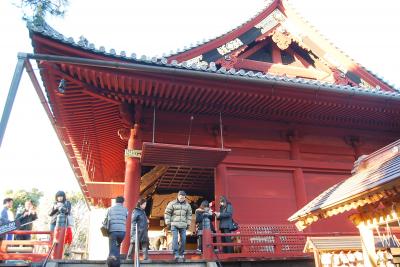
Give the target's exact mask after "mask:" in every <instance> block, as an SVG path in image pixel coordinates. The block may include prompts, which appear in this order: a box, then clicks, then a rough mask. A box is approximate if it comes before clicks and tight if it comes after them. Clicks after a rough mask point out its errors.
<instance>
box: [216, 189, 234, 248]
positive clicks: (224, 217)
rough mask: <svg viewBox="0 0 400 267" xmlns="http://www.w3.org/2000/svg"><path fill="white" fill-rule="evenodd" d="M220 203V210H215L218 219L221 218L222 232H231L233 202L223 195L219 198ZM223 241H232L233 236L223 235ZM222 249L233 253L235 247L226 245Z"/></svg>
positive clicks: (220, 226)
mask: <svg viewBox="0 0 400 267" xmlns="http://www.w3.org/2000/svg"><path fill="white" fill-rule="evenodd" d="M219 205H220V207H219V212H215V215H216V216H217V220H219V229H220V230H221V233H224V234H229V233H230V232H231V229H232V227H233V220H232V215H233V208H232V204H231V203H230V202H229V201H228V200H227V199H226V197H224V196H221V197H220V199H219ZM221 241H222V243H232V237H230V236H223V237H222V238H221ZM222 250H223V252H224V253H233V247H231V246H228V247H227V246H224V247H223V249H222Z"/></svg>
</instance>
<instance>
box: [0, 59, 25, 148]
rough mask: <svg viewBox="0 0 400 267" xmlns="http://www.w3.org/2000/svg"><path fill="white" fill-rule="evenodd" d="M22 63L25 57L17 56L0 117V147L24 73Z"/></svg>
mask: <svg viewBox="0 0 400 267" xmlns="http://www.w3.org/2000/svg"><path fill="white" fill-rule="evenodd" d="M24 62H25V57H23V56H22V55H18V62H17V66H15V70H14V76H13V79H12V81H11V85H10V89H9V90H8V96H7V100H6V104H5V105H4V109H3V115H2V116H1V121H0V147H1V144H2V143H3V137H4V133H5V131H6V128H7V123H8V119H9V118H10V113H11V110H12V107H13V104H14V100H15V96H16V95H17V91H18V86H19V82H20V81H21V77H22V72H23V71H24V67H25V63H24Z"/></svg>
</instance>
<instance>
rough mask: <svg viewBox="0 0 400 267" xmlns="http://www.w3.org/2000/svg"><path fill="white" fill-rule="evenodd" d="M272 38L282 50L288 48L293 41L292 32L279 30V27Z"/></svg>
mask: <svg viewBox="0 0 400 267" xmlns="http://www.w3.org/2000/svg"><path fill="white" fill-rule="evenodd" d="M272 40H273V41H274V42H275V43H276V45H277V46H278V47H279V48H280V49H282V50H285V49H287V48H288V47H289V45H290V44H291V43H292V37H291V36H290V34H289V33H288V32H287V31H285V30H279V29H277V30H276V31H275V32H274V33H273V34H272Z"/></svg>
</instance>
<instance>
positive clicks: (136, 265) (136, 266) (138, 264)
mask: <svg viewBox="0 0 400 267" xmlns="http://www.w3.org/2000/svg"><path fill="white" fill-rule="evenodd" d="M134 266H135V267H139V266H140V262H139V231H138V224H137V223H136V224H135V261H134Z"/></svg>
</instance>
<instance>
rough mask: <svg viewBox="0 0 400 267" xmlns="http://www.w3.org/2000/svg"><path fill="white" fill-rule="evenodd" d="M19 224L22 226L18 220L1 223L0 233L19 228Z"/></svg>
mask: <svg viewBox="0 0 400 267" xmlns="http://www.w3.org/2000/svg"><path fill="white" fill-rule="evenodd" d="M19 226H20V224H19V222H18V221H12V222H8V223H5V224H2V225H0V235H2V234H6V233H8V232H12V231H14V230H17V229H18V228H19Z"/></svg>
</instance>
